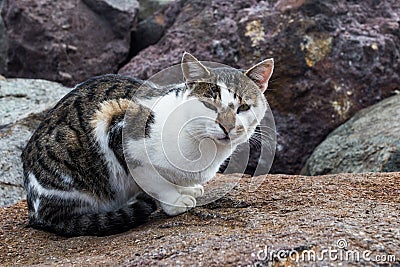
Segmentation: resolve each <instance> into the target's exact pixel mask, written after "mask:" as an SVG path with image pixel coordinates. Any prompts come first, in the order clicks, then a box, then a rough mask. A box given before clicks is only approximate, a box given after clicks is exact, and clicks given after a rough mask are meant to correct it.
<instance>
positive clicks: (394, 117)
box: [302, 95, 400, 175]
mask: <svg viewBox="0 0 400 267" xmlns="http://www.w3.org/2000/svg"><path fill="white" fill-rule="evenodd" d="M393 171H400V95H396V96H392V97H390V98H387V99H385V100H383V101H381V102H379V103H378V104H375V105H373V106H371V107H368V108H366V109H363V110H361V111H359V112H358V113H357V114H356V115H355V116H354V117H352V118H351V119H350V120H349V121H347V122H346V123H344V124H343V125H341V126H340V127H339V128H337V129H336V130H334V131H333V132H332V133H331V134H329V136H328V137H327V138H326V140H325V141H323V142H322V143H321V144H320V145H319V146H318V147H317V148H316V149H315V151H314V152H313V154H312V155H311V157H310V158H309V159H308V160H307V163H306V165H305V166H304V168H303V170H302V174H305V175H322V174H331V173H341V172H353V173H355V172H358V173H361V172H393Z"/></svg>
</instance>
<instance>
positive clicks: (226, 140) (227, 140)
mask: <svg viewBox="0 0 400 267" xmlns="http://www.w3.org/2000/svg"><path fill="white" fill-rule="evenodd" d="M214 140H215V141H216V142H218V143H220V144H223V145H227V144H230V143H231V141H232V139H231V137H229V136H228V135H225V136H218V137H216V138H214Z"/></svg>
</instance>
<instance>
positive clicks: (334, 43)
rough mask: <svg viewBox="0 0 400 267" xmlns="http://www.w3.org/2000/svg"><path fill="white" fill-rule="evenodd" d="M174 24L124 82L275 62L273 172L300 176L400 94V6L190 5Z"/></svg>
mask: <svg viewBox="0 0 400 267" xmlns="http://www.w3.org/2000/svg"><path fill="white" fill-rule="evenodd" d="M176 5H180V6H181V7H179V8H180V12H179V13H178V15H177V16H176V19H175V22H174V24H173V25H172V26H171V27H170V28H169V29H168V30H167V31H166V34H165V35H164V36H163V38H161V40H160V41H159V42H158V43H157V44H155V45H153V46H150V47H148V48H146V49H144V50H143V51H141V52H140V53H139V54H138V55H137V56H135V57H134V58H133V59H132V60H131V61H130V63H129V64H127V65H126V66H124V67H123V68H122V69H121V70H120V71H119V72H120V73H121V74H125V75H131V76H138V77H140V78H148V77H149V76H151V75H152V74H154V73H156V72H158V71H160V70H161V69H164V68H165V67H168V66H171V65H173V64H176V63H179V61H180V58H181V56H182V53H183V51H185V50H186V51H189V52H191V53H193V54H194V55H195V56H197V57H198V58H199V59H201V60H210V61H217V62H222V63H225V64H228V65H231V66H233V67H240V68H248V67H250V66H251V65H253V64H254V63H256V62H258V61H260V60H261V59H264V58H268V57H274V58H275V63H276V68H275V73H274V75H273V77H272V82H271V83H270V88H271V89H270V90H269V91H268V92H267V93H266V94H267V98H268V100H269V102H270V104H271V107H272V110H273V113H274V115H275V120H276V125H277V131H278V146H277V153H276V157H275V163H274V165H273V166H272V172H275V173H277V172H279V173H298V172H300V170H301V168H302V166H303V165H304V163H305V161H306V159H307V158H308V157H309V156H310V155H311V153H312V151H313V150H314V148H315V147H316V146H317V145H318V144H319V143H320V142H321V141H322V140H324V138H325V137H326V136H327V135H328V134H329V133H330V132H331V131H332V130H334V129H335V128H336V127H337V126H338V125H340V124H341V123H343V122H344V121H346V120H347V119H349V118H350V117H351V116H352V115H354V114H355V113H356V112H357V111H358V110H360V109H362V108H364V107H367V106H370V105H372V104H374V103H376V102H378V101H380V100H381V99H383V98H386V97H388V96H390V95H392V94H393V92H394V91H395V90H396V89H399V87H398V85H399V83H400V78H399V74H400V63H399V62H400V60H399V58H400V54H399V50H400V26H399V21H400V17H399V14H400V3H399V1H397V0H387V1H374V0H366V1H345V0H334V1H319V0H306V1H292V0H290V1H278V2H276V1H255V0H251V1H249V0H239V1H228V0H208V1H203V0H182V1H178V2H177V3H176Z"/></svg>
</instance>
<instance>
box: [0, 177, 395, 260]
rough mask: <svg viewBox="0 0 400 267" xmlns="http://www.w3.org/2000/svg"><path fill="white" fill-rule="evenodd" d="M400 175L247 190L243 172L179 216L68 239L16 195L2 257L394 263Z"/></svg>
mask: <svg viewBox="0 0 400 267" xmlns="http://www.w3.org/2000/svg"><path fill="white" fill-rule="evenodd" d="M235 178H237V176H235V175H231V176H219V177H218V178H217V179H216V180H215V181H216V182H217V183H220V184H225V183H229V182H232V181H233V180H235ZM262 178H263V177H258V178H257V179H262ZM399 179H400V173H387V174H383V173H382V174H378V173H376V174H339V175H329V176H314V177H306V176H288V175H268V176H267V177H266V179H265V181H264V182H263V184H262V185H261V186H260V187H259V188H258V189H257V190H256V191H255V192H249V190H248V184H249V182H250V179H249V178H248V177H245V178H242V179H240V182H239V183H238V184H237V185H236V186H235V188H234V189H233V190H231V191H230V193H229V194H228V195H226V196H225V197H223V198H222V199H220V200H218V201H216V202H213V203H211V204H208V205H206V206H203V207H197V208H195V209H193V210H192V211H190V212H188V213H186V214H183V215H180V216H177V217H173V218H170V217H167V216H165V215H164V214H163V213H162V212H157V213H155V214H154V215H153V216H152V218H151V220H150V221H149V222H148V223H146V224H144V225H142V226H140V227H138V228H135V229H132V230H131V231H128V232H126V233H123V234H119V235H114V236H108V237H78V238H62V237H58V236H55V235H53V234H49V233H46V232H41V231H37V230H34V229H30V228H25V227H24V226H25V225H26V223H27V210H26V205H25V203H24V202H19V203H17V204H16V205H14V206H11V207H6V208H1V209H0V219H1V231H0V247H1V251H0V259H1V264H2V265H5V266H8V265H41V266H42V265H62V266H72V265H125V266H153V265H158V266H171V265H173V266H293V265H302V266H304V265H306V266H338V265H342V266H349V265H350V266H359V265H366V266H372V265H376V264H378V263H382V264H386V266H395V265H397V266H398V265H400V249H399V248H400V219H399V214H400V204H399V203H400V183H399ZM206 190H207V189H206ZM213 193H215V192H213ZM217 193H218V192H217ZM329 251H330V253H331V254H330V255H329V253H328V252H329ZM265 252H267V253H265ZM272 252H276V253H275V254H274V253H272ZM285 252H289V253H285ZM357 255H358V257H359V259H357ZM313 256H314V258H313ZM296 258H297V261H296Z"/></svg>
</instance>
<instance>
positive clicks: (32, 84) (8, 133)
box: [0, 79, 71, 206]
mask: <svg viewBox="0 0 400 267" xmlns="http://www.w3.org/2000/svg"><path fill="white" fill-rule="evenodd" d="M70 90H71V89H70V88H66V87H63V86H62V85H60V84H58V83H55V82H49V81H44V80H30V79H27V80H25V79H8V80H5V81H3V80H0V114H2V115H1V118H0V154H1V155H2V157H1V158H0V206H6V205H11V204H13V203H15V202H16V201H17V200H19V199H24V198H25V191H24V189H23V187H22V184H23V175H22V162H21V158H20V155H21V152H22V149H23V148H24V147H25V145H26V143H27V142H28V140H29V138H30V137H31V135H32V134H33V132H34V130H35V129H36V127H37V126H38V125H39V123H40V122H41V121H42V120H43V118H44V113H45V112H46V110H47V109H48V108H50V107H51V106H53V105H54V104H55V103H56V102H57V101H58V100H59V99H61V98H62V97H63V96H64V95H65V94H66V93H68V92H69V91H70Z"/></svg>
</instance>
